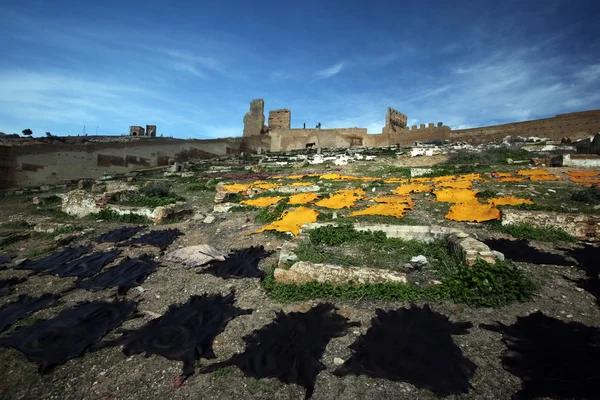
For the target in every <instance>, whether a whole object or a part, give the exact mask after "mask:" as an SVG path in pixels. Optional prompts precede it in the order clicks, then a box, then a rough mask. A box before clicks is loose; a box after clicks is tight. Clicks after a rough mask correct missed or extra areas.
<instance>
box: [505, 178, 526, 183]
mask: <svg viewBox="0 0 600 400" xmlns="http://www.w3.org/2000/svg"><path fill="white" fill-rule="evenodd" d="M523 181H525V178H500V182H523Z"/></svg>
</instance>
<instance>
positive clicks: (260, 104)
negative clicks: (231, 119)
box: [244, 99, 265, 136]
mask: <svg viewBox="0 0 600 400" xmlns="http://www.w3.org/2000/svg"><path fill="white" fill-rule="evenodd" d="M264 127H265V101H264V100H263V99H255V100H252V101H251V102H250V111H248V112H247V113H246V115H244V136H256V135H260V134H261V133H264V131H265V128H264Z"/></svg>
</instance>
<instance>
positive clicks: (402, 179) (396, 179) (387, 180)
mask: <svg viewBox="0 0 600 400" xmlns="http://www.w3.org/2000/svg"><path fill="white" fill-rule="evenodd" d="M384 182H385V183H406V182H408V179H406V178H387V179H385V180H384Z"/></svg>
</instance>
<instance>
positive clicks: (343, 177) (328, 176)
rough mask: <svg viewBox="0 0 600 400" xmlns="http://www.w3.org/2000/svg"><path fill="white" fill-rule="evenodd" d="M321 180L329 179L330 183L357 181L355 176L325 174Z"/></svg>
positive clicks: (321, 176)
mask: <svg viewBox="0 0 600 400" xmlns="http://www.w3.org/2000/svg"><path fill="white" fill-rule="evenodd" d="M319 178H321V179H327V180H329V181H346V180H352V179H357V178H356V177H355V176H350V175H340V174H325V175H320V176H319Z"/></svg>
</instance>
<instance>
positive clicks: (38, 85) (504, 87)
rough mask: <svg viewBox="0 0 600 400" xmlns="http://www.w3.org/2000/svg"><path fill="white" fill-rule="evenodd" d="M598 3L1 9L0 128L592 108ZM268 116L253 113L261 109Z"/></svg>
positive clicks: (208, 127)
mask: <svg viewBox="0 0 600 400" xmlns="http://www.w3.org/2000/svg"><path fill="white" fill-rule="evenodd" d="M599 16H600V1H598V0H590V1H588V0H565V1H553V0H519V1H485V0H478V1H465V0H458V1H445V0H444V1H426V0H420V1H414V2H402V1H389V2H388V1H378V0H371V1H368V2H367V1H352V0H345V1H327V0H319V1H310V0H308V1H297V2H286V1H281V0H279V1H276V2H275V1H253V2H250V1H239V2H237V1H228V2H217V1H210V2H205V1H178V0H173V1H170V2H167V1H164V0H161V1H154V0H146V1H126V0H121V1H110V0H103V1H94V2H91V1H63V0H52V1H47V0H40V1H27V0H21V1H13V0H3V1H2V2H1V3H0V26H2V34H1V35H0V55H1V56H0V131H2V132H6V133H13V132H18V133H20V132H21V131H22V130H23V129H25V128H31V129H32V130H33V131H34V133H35V136H39V135H41V134H43V132H46V131H51V132H52V133H54V134H61V135H68V134H70V135H76V134H78V133H81V132H82V131H83V126H84V125H86V127H87V132H88V133H92V134H93V133H95V130H96V127H97V126H98V127H99V128H98V129H99V133H100V134H111V135H118V134H122V133H125V132H128V129H129V128H128V127H129V125H145V124H156V125H158V132H159V133H163V134H165V135H168V136H175V137H182V138H187V137H192V138H212V137H226V136H239V135H241V133H242V118H243V116H244V114H245V113H246V112H247V111H248V108H249V102H250V100H252V99H254V98H264V99H265V108H266V111H267V112H268V110H270V109H277V108H289V109H291V110H292V126H293V127H301V126H302V124H303V123H304V122H306V123H307V126H314V125H315V124H316V123H317V122H321V123H322V126H323V128H327V127H351V126H359V127H366V128H368V129H369V132H371V133H376V132H381V127H382V126H383V124H384V121H385V112H386V108H387V107H388V106H391V107H394V108H396V109H398V110H399V111H401V112H404V113H405V114H407V115H408V118H409V124H418V123H427V122H438V121H443V122H444V123H445V124H446V125H449V126H452V127H453V128H461V127H475V126H483V125H490V124H496V123H503V122H511V121H520V120H526V119H535V118H544V117H548V116H554V115H556V114H558V113H564V112H572V111H581V110H588V109H598V108H600V41H599V38H600V24H599V23H598V17H599ZM267 112H266V114H267Z"/></svg>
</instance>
